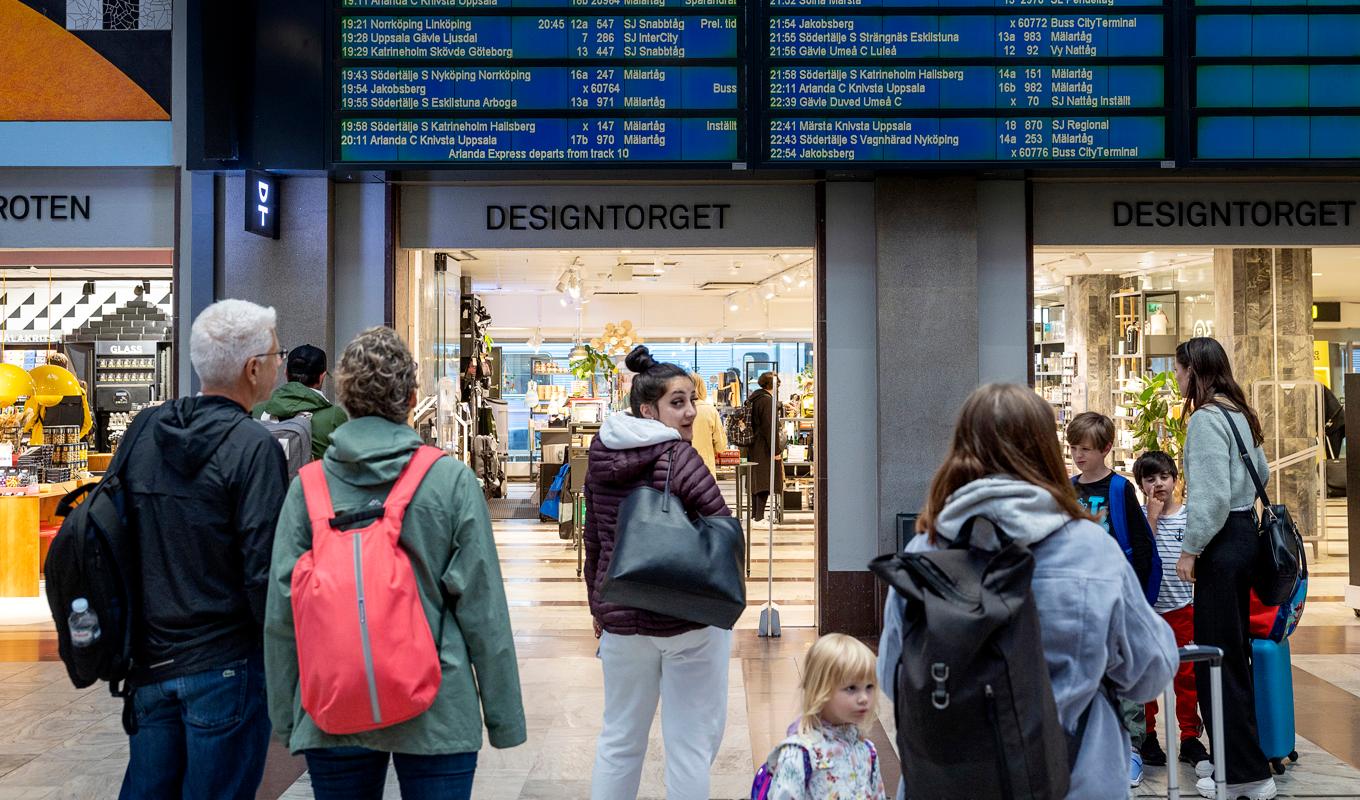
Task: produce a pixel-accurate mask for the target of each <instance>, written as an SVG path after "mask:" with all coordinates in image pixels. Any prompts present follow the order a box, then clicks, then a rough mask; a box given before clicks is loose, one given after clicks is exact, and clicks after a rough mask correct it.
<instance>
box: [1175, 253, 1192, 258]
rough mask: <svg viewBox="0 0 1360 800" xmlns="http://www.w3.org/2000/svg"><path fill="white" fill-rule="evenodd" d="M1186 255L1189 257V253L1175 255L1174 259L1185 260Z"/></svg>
mask: <svg viewBox="0 0 1360 800" xmlns="http://www.w3.org/2000/svg"><path fill="white" fill-rule="evenodd" d="M1188 255H1190V254H1189V253H1177V254H1176V258H1185V257H1186V256H1188Z"/></svg>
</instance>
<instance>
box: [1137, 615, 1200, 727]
mask: <svg viewBox="0 0 1360 800" xmlns="http://www.w3.org/2000/svg"><path fill="white" fill-rule="evenodd" d="M1162 619H1164V620H1166V622H1167V624H1168V625H1170V626H1171V630H1172V631H1173V632H1174V633H1175V634H1176V646H1177V647H1185V646H1186V645H1187V644H1190V643H1191V642H1193V641H1194V638H1195V607H1194V606H1193V605H1188V606H1186V607H1185V608H1178V609H1176V610H1175V611H1168V612H1166V613H1165V614H1162ZM1175 685H1176V721H1177V722H1179V723H1180V728H1181V739H1197V738H1199V736H1200V734H1201V733H1203V732H1204V723H1203V722H1201V721H1200V719H1199V702H1198V694H1197V693H1196V691H1195V665H1194V664H1182V665H1181V667H1180V669H1178V670H1176V682H1175ZM1156 732H1157V701H1156V700H1154V701H1152V702H1151V703H1148V704H1147V735H1148V736H1153V735H1154V734H1155V733H1156Z"/></svg>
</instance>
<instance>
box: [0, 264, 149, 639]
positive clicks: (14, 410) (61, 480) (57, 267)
mask: <svg viewBox="0 0 1360 800" xmlns="http://www.w3.org/2000/svg"><path fill="white" fill-rule="evenodd" d="M173 255H174V254H173V251H172V250H170V249H168V248H155V249H88V248H87V249H70V250H59V249H44V250H16V249H0V477H3V481H0V484H2V485H0V597H3V598H16V599H17V600H16V603H17V605H16V604H15V603H11V602H9V601H8V600H7V601H6V602H5V603H4V604H3V606H0V617H3V619H4V621H5V622H6V623H10V624H23V623H24V622H25V620H26V619H28V618H29V617H32V618H33V620H32V621H35V622H40V621H42V620H44V619H45V620H46V621H47V622H49V623H50V620H51V615H50V613H49V612H48V610H47V608H46V605H45V601H43V600H42V599H41V596H40V576H41V570H42V563H43V560H44V558H45V556H46V552H47V548H48V546H49V545H50V543H51V540H52V538H53V537H54V536H55V534H56V531H57V528H58V527H59V526H60V520H59V519H58V518H57V517H56V516H55V511H56V505H57V501H59V500H60V499H61V498H62V497H63V496H64V495H65V494H67V493H68V492H70V491H73V490H74V489H76V488H77V487H79V486H80V485H82V484H84V483H89V482H92V481H94V480H96V479H97V476H98V475H99V474H100V473H101V472H103V471H104V469H105V468H106V467H107V466H108V463H109V461H110V460H111V458H112V456H113V453H114V451H115V450H116V449H117V447H118V444H119V442H120V441H121V439H122V436H123V433H124V432H125V431H126V429H127V426H128V424H129V422H130V421H131V419H132V417H133V416H135V415H136V414H137V413H138V412H139V411H141V410H142V409H144V408H147V407H148V406H151V405H153V404H155V403H157V402H160V401H162V400H164V399H165V398H167V397H172V396H173V395H174V390H175V387H174V375H173V363H174V362H173V354H172V352H171V348H172V343H173V341H174V329H173V321H172V320H173V316H172V315H173V308H174V303H173V283H172V281H173ZM30 606H32V607H31V608H30ZM16 615H17V616H16Z"/></svg>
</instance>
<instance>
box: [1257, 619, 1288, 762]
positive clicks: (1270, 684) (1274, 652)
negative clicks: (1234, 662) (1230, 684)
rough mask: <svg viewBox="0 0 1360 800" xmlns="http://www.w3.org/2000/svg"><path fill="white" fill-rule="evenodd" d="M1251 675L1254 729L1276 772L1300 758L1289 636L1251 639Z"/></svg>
mask: <svg viewBox="0 0 1360 800" xmlns="http://www.w3.org/2000/svg"><path fill="white" fill-rule="evenodd" d="M1251 665H1252V678H1253V680H1254V682H1255V684H1256V733H1257V738H1258V739H1260V741H1261V749H1262V750H1263V751H1265V754H1266V758H1268V759H1270V765H1271V767H1272V768H1273V769H1274V770H1275V772H1276V774H1280V775H1283V774H1284V768H1285V766H1286V765H1287V764H1289V763H1290V762H1292V761H1297V760H1298V758H1299V754H1298V752H1297V751H1296V750H1295V749H1294V676H1293V673H1292V672H1291V671H1290V667H1289V640H1288V639H1285V640H1284V641H1282V642H1272V641H1270V640H1269V639H1252V640H1251Z"/></svg>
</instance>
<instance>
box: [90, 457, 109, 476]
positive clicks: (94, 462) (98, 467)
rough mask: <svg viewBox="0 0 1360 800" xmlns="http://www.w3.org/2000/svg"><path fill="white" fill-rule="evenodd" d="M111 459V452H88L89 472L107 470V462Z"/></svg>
mask: <svg viewBox="0 0 1360 800" xmlns="http://www.w3.org/2000/svg"><path fill="white" fill-rule="evenodd" d="M112 460H113V453H90V472H94V473H104V472H108V471H109V462H110V461H112Z"/></svg>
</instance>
